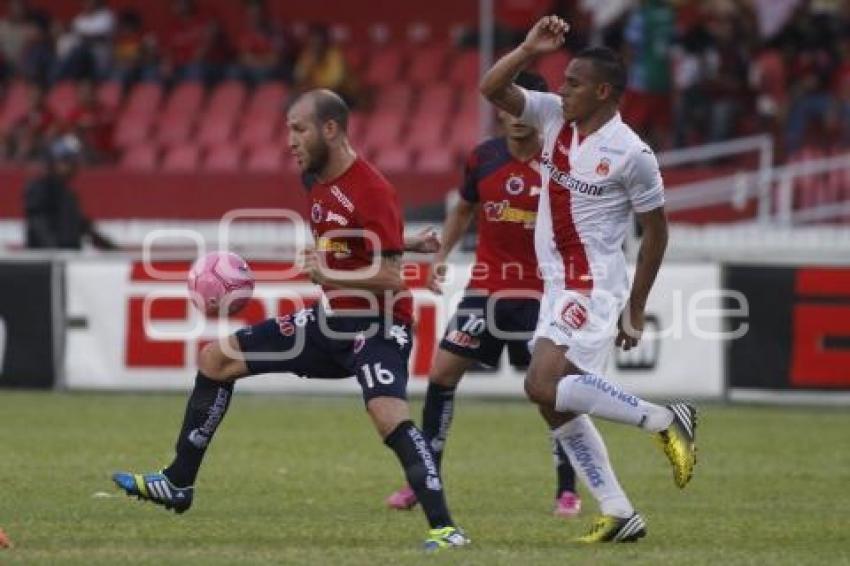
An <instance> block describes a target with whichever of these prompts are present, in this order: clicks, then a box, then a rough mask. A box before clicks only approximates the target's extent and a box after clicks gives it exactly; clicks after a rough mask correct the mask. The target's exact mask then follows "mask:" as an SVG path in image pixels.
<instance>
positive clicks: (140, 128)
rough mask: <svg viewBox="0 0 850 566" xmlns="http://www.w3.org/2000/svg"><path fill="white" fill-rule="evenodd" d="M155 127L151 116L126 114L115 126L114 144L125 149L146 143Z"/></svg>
mask: <svg viewBox="0 0 850 566" xmlns="http://www.w3.org/2000/svg"><path fill="white" fill-rule="evenodd" d="M152 125H153V116H152V115H150V114H130V113H127V112H124V113H123V114H122V115H121V118H119V119H118V123H117V124H116V125H115V133H114V134H113V142H114V143H115V145H116V146H117V147H119V148H125V147H129V146H132V145H136V144H138V143H140V142H143V141H146V140H147V139H148V137H149V135H150V131H151V126H152Z"/></svg>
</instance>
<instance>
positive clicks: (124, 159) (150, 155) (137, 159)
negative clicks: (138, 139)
mask: <svg viewBox="0 0 850 566" xmlns="http://www.w3.org/2000/svg"><path fill="white" fill-rule="evenodd" d="M158 153H159V152H158V151H157V148H156V147H155V146H154V145H152V144H145V143H143V144H139V145H135V146H133V147H131V148H129V149H127V150H126V151H125V152H124V154H123V155H122V156H121V161H120V162H119V165H120V167H122V168H123V169H132V170H134V171H154V170H156V166H157V157H158Z"/></svg>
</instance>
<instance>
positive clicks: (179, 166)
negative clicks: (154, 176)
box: [162, 144, 200, 173]
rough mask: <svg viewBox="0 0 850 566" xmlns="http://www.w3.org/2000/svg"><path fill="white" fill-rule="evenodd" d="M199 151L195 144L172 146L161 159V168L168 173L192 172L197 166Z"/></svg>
mask: <svg viewBox="0 0 850 566" xmlns="http://www.w3.org/2000/svg"><path fill="white" fill-rule="evenodd" d="M199 158H200V152H199V151H198V147H197V146H195V145H190V144H186V145H178V146H175V147H172V148H171V149H170V150H168V152H167V153H166V154H165V157H164V158H163V160H162V170H163V171H168V172H170V173H182V172H193V171H195V170H197V168H198V161H199Z"/></svg>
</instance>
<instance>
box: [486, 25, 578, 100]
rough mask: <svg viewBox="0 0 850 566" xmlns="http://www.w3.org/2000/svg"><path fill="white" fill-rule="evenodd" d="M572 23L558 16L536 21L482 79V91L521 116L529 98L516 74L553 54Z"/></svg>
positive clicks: (561, 43) (562, 42)
mask: <svg viewBox="0 0 850 566" xmlns="http://www.w3.org/2000/svg"><path fill="white" fill-rule="evenodd" d="M569 29H570V25H569V24H568V23H567V22H566V21H565V20H563V19H561V18H559V17H558V16H544V17H543V18H540V20H538V21H537V23H536V24H534V27H533V28H531V31H529V32H528V35H527V36H526V37H525V41H523V42H522V43H521V44H520V46H519V47H517V48H516V49H514V50H513V51H511V52H510V53H508V54H507V55H505V56H504V57H502V58H501V59H499V60H498V61H496V64H495V65H493V66H492V67H491V68H490V70H489V71H487V72H486V73H485V74H484V78H482V79H481V87H480V88H481V94H483V95H484V97H485V98H486V99H487V100H489V101H490V102H491V103H493V104H494V105H495V106H497V107H499V108H501V109H502V110H504V111H505V112H508V113H509V114H511V115H513V116H520V115H521V114H522V110H523V107H524V105H525V98H524V97H523V95H522V91H520V89H519V87H517V86H516V85H515V84H514V83H513V80H514V77H515V76H516V75H517V73H519V72H520V71H522V70H523V69H525V68H526V67H527V66H528V65H529V64H530V63H531V62H532V61H534V60H535V59H536V58H537V57H538V56H539V55H542V54H544V53H550V52H552V51H555V50H556V49H559V48H560V47H561V46H562V45H563V44H564V35H565V34H566V33H567V31H569Z"/></svg>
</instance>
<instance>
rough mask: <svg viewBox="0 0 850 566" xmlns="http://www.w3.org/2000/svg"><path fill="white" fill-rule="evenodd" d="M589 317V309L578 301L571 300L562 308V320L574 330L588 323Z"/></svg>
mask: <svg viewBox="0 0 850 566" xmlns="http://www.w3.org/2000/svg"><path fill="white" fill-rule="evenodd" d="M587 317H588V314H587V309H586V308H585V307H584V305H582V304H581V303H579V302H577V301H570V302H568V303H567V304H566V305H564V308H562V309H561V321H562V322H563V323H564V324H565V325H566V326H568V327H569V328H572V329H573V330H578V329H580V328H581V327H583V326H584V325H585V324H587Z"/></svg>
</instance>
